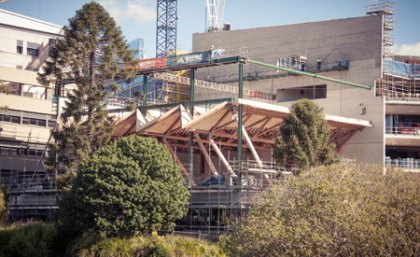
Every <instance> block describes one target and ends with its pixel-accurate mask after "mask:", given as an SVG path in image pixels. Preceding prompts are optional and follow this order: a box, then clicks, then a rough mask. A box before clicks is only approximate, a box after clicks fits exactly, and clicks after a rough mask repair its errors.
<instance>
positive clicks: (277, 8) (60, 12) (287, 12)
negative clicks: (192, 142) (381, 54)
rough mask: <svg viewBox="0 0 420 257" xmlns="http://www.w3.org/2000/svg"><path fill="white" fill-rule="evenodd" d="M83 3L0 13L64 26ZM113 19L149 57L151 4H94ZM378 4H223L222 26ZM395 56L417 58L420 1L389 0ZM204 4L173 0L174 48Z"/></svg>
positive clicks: (288, 20) (47, 1) (3, 0)
mask: <svg viewBox="0 0 420 257" xmlns="http://www.w3.org/2000/svg"><path fill="white" fill-rule="evenodd" d="M88 2H90V1H85V0H0V9H5V10H8V11H12V12H16V13H19V14H23V15H26V16H30V17H34V18H37V19H41V20H44V21H48V22H51V23H54V24H57V25H68V19H69V18H71V17H73V16H74V15H75V12H76V10H79V9H81V7H82V6H83V4H85V3H88ZM96 2H98V3H100V4H101V5H103V6H104V7H105V9H106V10H107V11H108V12H109V13H110V14H111V16H112V17H113V18H114V19H115V20H116V22H117V24H118V26H120V27H121V30H122V33H123V35H124V36H125V38H126V39H127V40H128V41H131V40H133V39H136V38H143V39H144V49H145V53H144V54H145V56H148V57H154V55H155V42H156V0H96ZM376 2H378V0H288V1H286V0H226V6H225V17H224V18H225V23H230V24H231V28H232V29H245V28H256V27H264V26H275V25H285V24H295V23H304V22H311V21H322V20H330V19H341V18H348V17H357V16H364V15H365V6H366V5H369V4H372V3H376ZM394 2H395V4H396V8H395V31H394V36H395V43H396V52H397V53H400V54H405V55H420V0H394ZM205 15H206V13H205V0H178V17H179V20H178V25H177V26H178V27H177V33H178V35H177V41H178V49H182V50H186V51H188V50H191V43H192V42H191V41H192V34H193V33H195V32H204V30H205Z"/></svg>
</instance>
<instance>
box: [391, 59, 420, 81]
mask: <svg viewBox="0 0 420 257" xmlns="http://www.w3.org/2000/svg"><path fill="white" fill-rule="evenodd" d="M384 71H385V72H386V73H389V74H391V75H395V76H401V77H407V78H419V77H420V64H408V63H404V62H399V61H395V60H394V59H392V58H384Z"/></svg>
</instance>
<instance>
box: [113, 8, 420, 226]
mask: <svg viewBox="0 0 420 257" xmlns="http://www.w3.org/2000/svg"><path fill="white" fill-rule="evenodd" d="M366 13H367V15H366V16H363V17H356V18H347V19H338V20H331V21H321V22H311V23H304V24H295V25H286V26H273V27H266V28H255V29H243V30H236V31H235V30H232V31H211V32H205V33H196V34H194V35H193V53H191V54H189V55H178V56H168V57H161V58H159V59H153V60H148V61H147V63H146V62H139V64H138V71H139V74H148V75H150V77H151V78H153V79H159V80H161V81H166V82H167V83H172V85H176V84H181V85H184V86H186V87H187V88H188V90H187V91H186V92H188V94H189V99H188V100H187V101H185V102H184V103H182V104H180V103H179V101H177V100H172V101H171V100H170V101H166V102H165V103H167V104H159V105H150V103H149V102H148V101H143V102H142V103H141V105H142V106H141V107H140V108H139V111H137V112H136V113H133V114H131V115H130V116H128V117H125V118H123V119H120V120H119V121H118V123H117V124H116V127H115V134H114V136H115V137H120V136H125V135H129V134H134V133H136V134H138V135H143V136H152V137H156V138H159V140H161V141H162V142H163V143H164V144H166V145H167V146H168V149H170V152H171V153H172V155H173V156H174V160H175V161H177V162H178V163H179V164H180V165H182V167H183V174H184V176H185V179H186V184H187V185H188V186H189V187H190V190H191V193H192V194H191V202H190V212H189V216H188V217H187V218H186V219H185V220H184V221H183V222H182V223H181V224H180V227H182V228H188V229H192V230H194V229H200V230H203V229H204V230H216V231H217V230H225V229H229V225H230V224H231V222H232V221H233V220H235V218H239V217H240V216H241V213H242V212H243V211H244V210H246V209H247V207H248V206H249V205H250V204H252V198H253V196H254V195H255V194H256V193H258V192H260V191H262V190H264V189H266V188H267V187H268V186H269V185H270V184H271V183H272V182H273V180H274V179H275V178H277V177H278V176H280V174H283V173H284V170H281V168H279V167H277V166H276V165H275V163H274V162H273V160H272V152H271V151H272V145H273V143H274V139H275V137H276V136H277V135H278V133H279V127H280V126H281V123H282V118H283V117H284V116H285V115H287V113H288V107H289V106H290V105H291V104H292V103H293V102H294V101H296V100H298V99H300V98H309V99H312V100H313V101H314V102H316V103H317V104H319V105H320V106H322V107H323V109H324V112H325V113H326V115H325V119H326V120H327V122H328V124H329V126H330V129H331V139H330V140H331V141H332V142H334V143H336V146H337V151H338V153H339V155H340V156H341V157H342V158H343V159H347V160H351V161H355V162H359V163H376V164H380V165H392V166H397V167H401V168H403V169H405V170H407V171H419V168H420V123H419V121H420V120H419V119H420V115H419V113H420V112H419V111H420V97H419V91H418V80H419V64H420V62H419V59H418V57H413V56H406V57H403V56H394V55H393V54H392V45H393V42H392V30H393V5H392V4H391V3H381V4H377V5H373V6H369V7H367V9H366ZM208 49H212V50H210V51H209V50H208ZM214 49H216V50H214ZM216 52H217V53H216ZM206 53H207V55H208V56H209V57H206ZM164 58H166V59H164ZM235 58H237V59H235ZM255 60H258V61H255ZM179 64H182V65H179ZM241 64H242V65H241ZM178 65H179V66H178ZM180 69H187V70H189V72H188V73H186V74H188V76H186V77H182V76H179V75H177V74H174V73H173V71H176V70H180ZM308 73H309V74H308ZM325 78H328V79H325ZM343 81H347V82H353V83H351V84H350V83H347V84H346V83H343ZM143 93H144V94H148V93H147V88H146V90H144V91H143ZM171 102H173V103H172V104H171ZM168 103H169V104H168ZM238 138H241V139H242V140H238ZM286 172H289V171H286Z"/></svg>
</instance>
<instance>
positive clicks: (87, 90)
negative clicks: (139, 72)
mask: <svg viewBox="0 0 420 257" xmlns="http://www.w3.org/2000/svg"><path fill="white" fill-rule="evenodd" d="M49 54H50V58H48V60H47V61H46V63H45V65H44V66H43V68H44V72H43V73H41V74H39V77H38V79H39V81H40V82H41V83H42V84H44V85H48V84H49V83H50V81H51V80H52V79H54V80H56V85H57V86H58V87H61V84H62V83H66V82H70V83H74V84H76V85H77V88H76V89H75V90H73V91H72V92H70V93H69V94H68V101H67V105H66V106H65V107H64V110H63V113H62V114H61V117H60V122H59V124H60V126H61V127H60V128H59V129H56V130H54V131H53V133H52V136H53V138H54V140H55V142H54V143H52V144H51V145H50V150H51V152H50V155H49V156H50V157H49V159H48V161H47V162H46V164H47V168H48V169H49V170H50V171H56V172H57V174H58V181H59V183H60V184H61V185H60V187H62V188H63V187H67V186H68V185H69V183H70V181H71V178H73V177H74V175H75V172H76V170H77V166H78V163H79V162H80V160H81V159H82V158H83V157H86V156H89V155H91V154H92V153H93V152H94V151H95V150H96V149H97V148H98V147H100V146H103V145H105V144H107V143H108V142H109V140H110V137H111V133H112V125H111V124H112V119H111V118H110V117H108V112H107V110H106V109H105V105H106V100H107V97H108V96H109V92H115V91H116V90H117V87H115V86H111V87H110V88H109V89H108V88H106V85H107V84H108V85H109V83H110V81H113V80H114V79H127V78H129V77H131V76H132V75H133V74H132V71H126V70H124V69H123V66H124V65H120V63H119V62H124V63H127V62H131V61H132V54H131V52H130V51H129V50H128V48H127V44H126V41H125V39H124V38H123V36H122V34H121V31H120V29H119V27H117V26H116V24H115V21H114V20H113V19H112V17H110V16H109V14H108V13H107V12H106V10H105V9H104V8H103V7H102V6H101V5H99V4H98V3H95V2H91V3H88V4H85V5H84V6H83V7H82V9H81V10H78V11H77V12H76V15H75V16H74V17H73V18H71V19H69V26H68V27H64V38H63V39H58V40H57V41H56V44H55V47H52V48H51V50H50V53H49ZM106 89H107V90H106Z"/></svg>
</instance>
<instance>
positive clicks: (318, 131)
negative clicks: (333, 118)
mask: <svg viewBox="0 0 420 257" xmlns="http://www.w3.org/2000/svg"><path fill="white" fill-rule="evenodd" d="M329 139H330V133H329V129H328V124H327V122H326V121H325V120H324V118H323V114H322V108H321V107H319V106H317V105H316V104H315V103H314V102H312V101H310V100H308V99H301V100H299V101H298V102H296V103H295V104H293V105H292V107H291V110H290V114H289V115H288V116H287V117H286V118H285V119H284V122H283V125H282V127H281V128H280V136H279V137H278V138H277V139H276V144H275V147H274V154H273V155H274V158H275V159H276V160H277V163H278V164H279V165H281V166H284V167H286V168H289V169H290V168H291V167H297V168H298V170H300V169H303V168H307V167H313V166H318V165H322V164H331V163H334V162H336V161H337V160H338V158H337V154H336V151H335V146H334V144H332V143H330V141H329Z"/></svg>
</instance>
